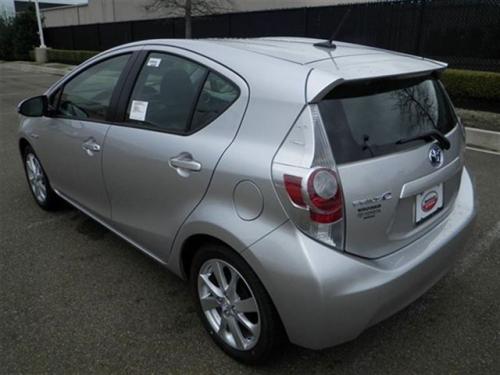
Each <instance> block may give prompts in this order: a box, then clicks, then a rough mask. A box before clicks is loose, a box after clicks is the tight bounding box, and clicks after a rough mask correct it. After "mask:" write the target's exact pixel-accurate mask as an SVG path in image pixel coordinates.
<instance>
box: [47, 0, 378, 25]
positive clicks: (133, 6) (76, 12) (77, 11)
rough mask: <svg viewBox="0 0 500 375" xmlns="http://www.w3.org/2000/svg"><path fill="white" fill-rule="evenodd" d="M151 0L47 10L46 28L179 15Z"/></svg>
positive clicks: (316, 0)
mask: <svg viewBox="0 0 500 375" xmlns="http://www.w3.org/2000/svg"><path fill="white" fill-rule="evenodd" d="M372 1H377V0H232V5H231V12H247V11H256V10H269V9H284V8H302V7H314V6H325V5H338V4H345V3H367V2H372ZM150 3H151V0H89V3H88V5H78V6H71V7H61V8H52V9H46V10H44V11H43V16H44V22H45V27H55V26H69V25H84V24H90V23H104V22H116V21H130V20H142V19H152V18H162V17H175V16H178V15H179V13H177V14H176V13H173V12H168V11H166V10H161V11H156V12H151V11H146V5H147V4H150Z"/></svg>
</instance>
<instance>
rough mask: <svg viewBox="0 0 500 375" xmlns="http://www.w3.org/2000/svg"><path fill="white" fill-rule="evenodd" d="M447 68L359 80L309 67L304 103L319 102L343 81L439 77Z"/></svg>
mask: <svg viewBox="0 0 500 375" xmlns="http://www.w3.org/2000/svg"><path fill="white" fill-rule="evenodd" d="M446 68H447V65H440V66H438V67H436V68H435V69H431V70H424V71H419V72H409V73H406V72H405V73H403V74H401V73H400V74H394V75H385V76H375V77H372V78H360V79H359V80H345V79H344V78H341V77H339V76H336V75H335V74H332V73H330V72H327V71H325V70H321V69H314V68H313V69H311V70H310V71H309V74H308V76H307V80H306V90H305V95H306V98H305V99H306V103H309V104H313V103H318V102H320V101H321V100H322V99H323V98H324V97H325V96H326V95H327V94H328V93H330V92H331V91H332V90H333V89H334V88H335V87H337V86H339V85H341V84H342V83H344V82H352V83H354V82H356V81H367V80H383V79H390V80H398V79H411V78H418V77H425V76H428V77H433V78H436V79H439V78H440V77H441V74H442V73H443V71H444V70H445V69H446Z"/></svg>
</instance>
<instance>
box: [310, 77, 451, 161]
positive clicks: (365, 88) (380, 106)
mask: <svg viewBox="0 0 500 375" xmlns="http://www.w3.org/2000/svg"><path fill="white" fill-rule="evenodd" d="M319 109H320V112H321V117H322V118H323V122H324V123H325V127H326V132H327V134H328V138H329V140H330V145H331V146H332V149H333V154H334V156H335V160H336V162H337V163H339V164H342V163H348V162H353V161H358V160H363V159H369V158H373V157H377V156H382V155H386V154H390V153H393V152H397V151H402V150H405V149H408V148H412V147H415V146H416V145H421V144H422V143H425V142H429V139H417V140H415V141H412V142H404V143H398V141H402V140H408V139H412V138H414V137H418V136H419V135H422V134H425V133H428V132H430V131H434V130H436V129H437V130H439V131H440V132H442V133H443V134H446V133H448V132H449V131H450V130H451V129H453V127H454V126H455V125H456V122H457V120H456V118H455V115H454V113H453V110H452V108H451V104H450V102H449V99H448V96H447V95H446V93H445V91H444V88H443V87H442V85H441V83H440V82H439V81H438V80H436V79H433V78H429V77H427V78H412V79H405V80H378V81H377V80H376V81H367V82H355V83H347V84H343V85H341V86H338V87H337V88H335V89H334V90H333V91H332V92H331V93H330V94H328V95H327V96H326V98H325V99H324V100H323V101H322V102H321V103H320V104H319Z"/></svg>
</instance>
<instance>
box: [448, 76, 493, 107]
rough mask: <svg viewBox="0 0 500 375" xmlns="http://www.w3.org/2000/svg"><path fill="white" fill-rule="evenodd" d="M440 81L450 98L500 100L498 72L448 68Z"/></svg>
mask: <svg viewBox="0 0 500 375" xmlns="http://www.w3.org/2000/svg"><path fill="white" fill-rule="evenodd" d="M442 81H443V83H444V85H445V87H446V90H447V91H448V93H449V94H450V96H451V97H452V98H456V99H481V100H488V101H497V102H500V73H493V72H481V71H472V70H457V69H448V70H446V71H445V72H444V74H443V76H442Z"/></svg>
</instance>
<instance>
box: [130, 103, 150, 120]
mask: <svg viewBox="0 0 500 375" xmlns="http://www.w3.org/2000/svg"><path fill="white" fill-rule="evenodd" d="M148 104H149V103H148V102H143V101H142V100H132V106H131V108H130V116H129V118H130V119H131V120H137V121H144V120H145V119H146V113H147V111H148Z"/></svg>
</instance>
